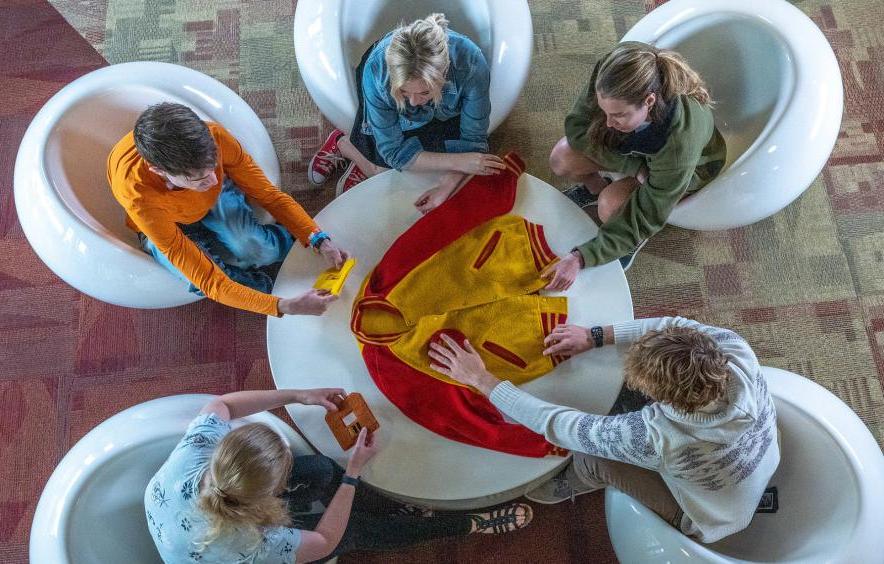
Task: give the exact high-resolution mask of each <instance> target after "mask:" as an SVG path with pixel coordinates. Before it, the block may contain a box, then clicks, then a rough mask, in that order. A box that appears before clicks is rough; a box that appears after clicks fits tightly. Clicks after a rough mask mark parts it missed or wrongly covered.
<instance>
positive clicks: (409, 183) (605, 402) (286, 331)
mask: <svg viewBox="0 0 884 564" xmlns="http://www.w3.org/2000/svg"><path fill="white" fill-rule="evenodd" d="M432 179H433V177H432V176H431V175H427V174H415V173H400V172H396V171H389V172H385V173H383V174H381V175H378V176H376V177H373V178H370V179H368V180H366V181H365V182H363V183H362V184H360V185H358V186H357V187H355V188H353V189H352V190H350V191H348V192H347V193H345V194H343V195H342V196H341V197H339V198H337V199H336V200H334V201H333V202H332V203H331V204H329V205H328V206H327V207H326V208H325V209H323V210H322V211H321V212H320V213H319V214H318V215H317V216H316V221H317V223H319V225H321V226H322V228H323V229H324V230H325V231H327V232H328V233H330V234H332V237H333V238H334V240H335V242H336V243H337V244H338V245H340V246H341V247H343V248H344V249H347V250H348V251H349V252H350V253H351V254H352V255H353V256H355V257H357V261H358V262H357V265H356V267H355V268H354V270H353V272H351V274H350V278H349V279H348V280H347V284H346V286H345V287H344V290H343V292H342V294H341V299H340V300H339V301H338V302H337V303H335V304H333V305H332V306H331V307H330V308H329V311H327V312H326V314H325V315H324V316H322V317H311V316H285V317H283V318H281V319H277V318H273V317H271V318H268V321H267V349H268V354H269V357H270V366H271V371H272V373H273V379H274V381H275V382H276V385H277V387H280V388H302V389H303V388H317V387H342V388H344V389H346V390H347V391H348V392H350V391H358V392H360V393H362V394H363V395H364V396H365V399H366V401H367V402H368V404H369V406H370V407H371V410H372V412H373V413H374V414H375V416H376V417H377V419H378V421H379V423H380V430H379V432H378V440H379V441H380V443H381V446H382V449H381V451H380V452H379V453H378V454H377V456H376V457H375V458H374V459H373V460H372V461H371V462H370V463H369V465H368V468H366V471H365V473H364V474H363V479H364V480H365V481H366V482H368V483H370V484H372V485H373V486H375V487H377V488H380V489H381V490H384V491H385V492H387V493H389V494H390V495H392V496H394V497H397V498H399V499H402V500H407V501H414V502H419V503H423V504H425V505H429V506H432V507H436V508H440V509H467V508H474V507H481V506H484V505H488V504H491V503H499V502H503V501H506V500H509V499H513V498H515V497H518V496H519V495H522V494H523V493H524V492H525V491H527V490H528V489H530V488H532V487H534V486H535V485H537V484H539V483H541V482H542V481H543V480H545V479H547V478H548V477H550V476H552V475H554V474H555V473H556V472H557V471H558V470H559V469H560V468H561V467H562V466H563V465H564V463H565V461H566V459H563V458H560V457H546V458H527V457H522V456H515V455H510V454H505V453H501V452H496V451H492V450H487V449H483V448H478V447H473V446H469V445H466V444H462V443H458V442H455V441H451V440H449V439H446V438H443V437H441V436H439V435H437V434H435V433H433V432H431V431H429V430H427V429H425V428H424V427H422V426H420V425H418V424H417V423H415V422H413V421H411V420H410V419H409V418H407V417H406V416H405V415H403V414H402V413H401V412H400V411H399V410H398V409H397V408H396V407H395V406H394V405H393V404H392V403H390V401H389V400H387V398H386V397H385V396H384V395H383V394H382V393H381V392H380V390H378V389H377V387H376V386H375V384H374V381H373V380H372V379H371V376H370V375H369V374H368V370H367V369H366V367H365V363H364V362H363V359H362V355H361V354H360V352H359V349H358V347H357V343H356V338H355V337H354V336H353V335H352V333H351V332H350V328H349V323H350V308H351V305H352V303H353V299H354V297H355V295H356V292H357V291H358V289H359V286H360V284H361V282H362V280H364V279H365V277H366V276H367V275H368V273H369V272H370V270H371V269H372V268H374V266H375V265H376V264H377V263H378V262H379V261H380V259H381V257H382V256H383V254H384V253H385V252H386V250H387V249H388V248H389V246H390V245H391V244H392V242H393V241H394V240H395V239H396V238H397V237H399V235H401V234H402V233H403V232H404V231H405V230H406V229H408V228H409V227H410V226H411V225H412V224H413V223H414V222H415V221H417V220H418V219H419V217H420V214H419V213H418V212H417V210H416V209H415V208H414V206H413V205H412V204H413V202H414V200H415V199H417V197H418V195H420V194H421V192H423V191H424V190H426V189H427V188H428V187H429V186H431V185H432ZM512 213H514V214H518V215H521V216H523V217H525V218H527V219H528V220H530V221H532V222H534V223H539V224H541V225H543V226H544V232H545V234H546V238H547V241H548V242H549V245H550V248H552V250H553V251H554V252H556V254H558V255H559V256H562V255H564V254H565V253H567V252H569V251H570V249H571V248H572V247H573V246H574V245H576V244H579V243H582V242H583V241H586V240H588V239H590V238H591V237H593V236H594V235H595V233H596V231H597V228H596V226H595V225H594V224H593V222H592V221H591V220H590V219H589V217H588V216H587V215H586V214H585V213H584V212H583V210H581V209H580V208H579V207H577V206H576V205H575V204H574V203H572V202H571V201H570V200H569V199H568V198H567V197H566V196H564V195H563V194H562V193H561V192H559V191H558V190H556V189H555V188H553V187H552V186H550V185H549V184H546V183H545V182H542V181H541V180H539V179H537V178H535V177H533V176H531V175H528V174H524V175H522V177H521V178H520V179H519V185H518V193H517V196H516V203H515V206H514V207H513V210H512ZM324 268H325V265H324V263H323V261H322V259H321V257H318V256H316V255H314V254H313V253H312V252H311V251H309V250H306V249H303V248H302V247H300V245H297V244H296V245H295V247H293V248H292V251H291V252H290V253H289V256H288V258H286V261H285V263H284V264H283V267H282V270H281V271H280V273H279V277H278V278H277V280H276V286H275V287H274V291H273V293H274V294H275V295H278V296H293V295H296V294H299V293H301V292H304V291H306V290H307V289H308V288H310V287H311V286H312V284H313V282H314V281H315V279H316V277H317V276H318V274H319V273H320V272H321V271H322V270H323V269H324ZM564 295H566V296H568V298H569V299H568V321H569V323H577V324H580V325H591V324H592V325H595V324H598V325H601V324H609V323H611V322H614V321H623V320H630V319H632V299H631V297H630V294H629V286H628V285H627V282H626V277H625V276H624V274H623V270H622V269H621V268H620V264H619V263H618V262H617V261H614V262H612V263H609V264H606V265H603V266H601V267H597V268H592V269H586V270H583V271H581V272H580V274H579V275H578V277H577V280H576V281H575V283H574V285H573V286H572V287H571V288H570V289H569V290H568V291H567V292H566V293H565V294H564ZM621 384H622V364H621V362H620V359H619V358H618V355H617V354H616V352H615V349H614V347H609V348H604V349H600V350H597V351H590V352H589V353H586V354H583V355H580V356H578V357H575V358H572V359H570V360H568V361H566V362H563V363H562V364H560V365H559V366H557V367H556V368H555V369H554V370H553V371H552V372H550V373H549V374H547V375H546V376H543V377H541V378H538V379H536V380H534V381H532V382H529V383H527V384H526V385H524V386H523V387H522V389H524V390H526V391H528V392H530V393H532V394H534V395H536V396H538V397H540V398H542V399H545V400H547V401H551V402H555V403H560V404H564V405H569V406H573V407H576V408H579V409H582V410H585V411H589V412H593V413H607V411H608V409H610V407H611V405H613V403H614V399H615V398H616V396H617V393H618V392H619V390H620V386H621ZM287 409H288V411H289V414H290V415H291V416H292V419H293V420H294V421H295V422H296V423H297V424H298V426H299V427H300V429H301V430H302V431H303V432H304V434H305V435H306V436H307V438H308V439H309V440H310V442H312V443H313V444H314V445H315V446H316V447H317V448H318V449H319V450H320V451H321V452H322V453H323V454H325V455H327V456H330V457H331V458H334V459H335V460H337V461H338V462H339V463H340V464H342V465H344V464H346V460H347V457H348V453H346V452H343V451H342V450H341V449H340V447H339V446H338V444H337V442H336V441H335V439H334V437H333V436H332V434H331V431H330V430H329V429H328V427H327V426H326V423H325V419H324V414H325V412H324V410H323V409H322V408H320V407H316V406H303V405H290V406H288V408H287Z"/></svg>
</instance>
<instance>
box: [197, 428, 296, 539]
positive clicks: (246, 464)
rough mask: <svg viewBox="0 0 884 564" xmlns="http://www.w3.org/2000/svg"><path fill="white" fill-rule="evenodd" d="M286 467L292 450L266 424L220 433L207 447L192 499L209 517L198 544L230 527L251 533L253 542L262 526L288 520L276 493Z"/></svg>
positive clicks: (283, 524)
mask: <svg viewBox="0 0 884 564" xmlns="http://www.w3.org/2000/svg"><path fill="white" fill-rule="evenodd" d="M291 468H292V452H291V451H290V450H289V448H288V446H286V444H285V442H283V440H282V438H281V437H280V436H279V435H278V434H277V433H276V431H274V430H273V429H271V428H270V427H268V426H267V425H264V424H263V423H249V424H247V425H243V426H242V427H239V428H237V429H234V430H233V431H230V432H229V433H228V434H227V435H225V436H224V438H223V439H221V442H219V443H218V446H217V447H215V451H214V452H213V453H212V460H211V461H210V463H209V469H208V470H207V474H208V477H207V479H206V482H205V485H204V487H203V489H202V491H200V496H199V500H198V502H197V504H198V507H199V508H200V509H201V510H202V511H203V513H204V514H205V515H206V517H207V519H208V521H209V529H208V531H207V532H206V536H205V538H204V539H202V541H201V544H202V545H203V546H204V547H205V546H206V545H208V544H209V543H211V542H212V541H214V540H216V539H217V538H218V537H219V536H221V535H223V534H224V533H225V532H226V531H228V530H230V529H231V528H237V529H239V530H241V531H245V532H246V534H247V535H248V534H251V536H252V537H253V538H254V542H255V543H256V544H257V543H258V542H260V541H261V529H262V528H264V527H272V526H280V527H287V526H290V525H291V517H289V513H288V509H287V507H286V504H285V501H284V500H283V499H282V498H280V497H279V495H280V494H281V493H282V491H283V489H284V488H285V486H286V484H287V482H288V477H289V474H290V473H291Z"/></svg>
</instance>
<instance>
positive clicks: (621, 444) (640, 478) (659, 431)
mask: <svg viewBox="0 0 884 564" xmlns="http://www.w3.org/2000/svg"><path fill="white" fill-rule="evenodd" d="M443 339H444V341H445V344H444V346H443V345H440V344H431V345H430V352H429V355H430V358H431V360H432V361H433V363H434V364H433V369H435V370H437V371H439V372H440V373H442V374H444V375H446V376H448V377H450V378H453V379H455V380H457V381H458V382H461V383H463V384H467V385H469V386H473V387H474V388H476V389H477V390H479V392H481V393H483V394H485V395H486V396H488V397H489V399H490V400H491V402H492V403H493V404H494V405H495V406H496V407H497V409H499V410H500V411H501V413H503V414H505V415H507V416H509V417H510V418H512V419H514V420H516V421H518V422H519V423H521V424H523V425H525V426H526V427H528V428H530V429H532V430H533V431H535V432H537V433H540V434H543V435H544V436H545V437H546V439H547V440H548V441H550V442H551V443H553V444H556V445H559V446H562V447H564V448H567V449H570V450H572V451H573V452H574V457H573V460H572V462H571V464H569V465H568V467H567V468H566V469H565V470H564V471H563V472H562V473H560V474H559V475H558V476H556V477H555V478H553V479H552V480H551V481H549V482H547V483H545V484H543V485H541V486H540V487H539V488H537V489H535V490H533V491H531V492H529V493H528V494H527V495H526V497H527V498H528V499H530V500H532V501H536V502H538V503H558V502H560V501H564V500H566V499H573V498H574V497H575V496H577V495H581V494H584V493H588V492H591V491H595V490H598V489H600V488H605V487H607V486H613V487H615V488H617V489H619V490H620V491H622V492H624V493H626V494H628V495H630V496H632V497H634V498H635V499H637V500H638V501H639V502H641V503H642V504H643V505H645V506H646V507H648V508H649V509H651V510H653V511H654V512H656V513H657V514H658V515H659V516H660V517H662V518H663V519H664V520H666V522H667V523H669V524H671V525H672V526H673V527H676V528H678V529H680V530H681V531H682V532H684V533H685V534H687V535H690V536H692V537H694V538H696V539H697V540H699V541H701V542H707V543H708V542H714V541H717V540H719V539H721V538H724V537H726V536H728V535H730V534H733V533H736V532H737V531H740V530H742V529H744V528H745V527H746V526H748V525H749V522H750V521H751V519H752V516H753V514H754V513H755V509H756V508H757V506H758V502H759V500H760V499H761V496H762V493H763V492H764V490H765V488H766V487H767V484H768V481H769V480H770V478H771V476H772V475H773V473H774V471H775V470H776V468H777V465H778V464H779V462H780V451H779V447H778V445H777V427H776V411H775V408H774V403H773V399H772V398H771V395H770V393H769V392H768V390H767V384H766V383H765V380H764V377H763V376H762V373H761V367H760V366H759V364H758V360H757V359H756V358H755V354H754V353H753V352H752V349H751V348H750V347H749V345H748V344H747V343H746V341H744V340H743V339H742V338H741V337H740V336H739V335H737V334H736V333H734V332H733V331H729V330H727V329H720V328H717V327H708V326H705V325H701V324H700V323H697V322H696V321H691V320H688V319H684V318H681V317H669V318H659V319H641V320H635V321H629V322H625V323H618V324H616V325H609V326H607V327H593V328H584V327H579V326H576V325H559V326H558V327H556V328H555V329H554V330H553V331H552V333H551V334H550V335H549V336H548V337H547V338H546V343H545V344H546V346H547V349H546V350H545V351H544V354H558V355H570V356H573V355H576V354H580V353H583V352H584V351H588V350H591V349H593V348H598V347H601V346H603V345H611V344H615V343H616V344H625V345H629V349H628V351H627V353H626V358H625V369H624V382H625V386H626V387H627V388H630V389H632V390H635V391H638V392H641V393H642V394H644V395H645V396H647V397H648V398H649V399H650V403H649V404H648V405H645V406H644V407H641V408H640V410H638V411H633V412H628V413H622V414H618V415H609V416H603V415H594V414H591V413H584V412H581V411H579V410H576V409H572V408H569V407H565V406H561V405H554V404H551V403H548V402H545V401H542V400H540V399H537V398H535V397H533V396H532V395H530V394H528V393H527V392H524V391H522V390H520V389H518V388H517V387H516V386H514V385H513V384H512V383H511V382H508V381H501V380H500V379H498V378H497V377H495V376H494V375H492V374H490V373H489V372H488V371H487V370H486V369H485V366H484V364H483V363H482V359H481V358H480V357H479V355H478V354H476V351H475V350H474V349H473V347H472V345H470V344H469V342H468V341H467V342H465V347H466V348H462V347H460V346H458V345H457V343H455V342H454V341H453V340H452V339H450V338H447V336H445V335H443Z"/></svg>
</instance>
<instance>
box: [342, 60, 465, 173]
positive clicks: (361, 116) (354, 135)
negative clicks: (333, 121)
mask: <svg viewBox="0 0 884 564" xmlns="http://www.w3.org/2000/svg"><path fill="white" fill-rule="evenodd" d="M375 45H377V43H375V44H373V45H372V46H371V47H369V48H368V50H367V51H366V52H365V53H364V54H363V55H362V60H361V61H360V62H359V66H358V67H356V97H357V98H358V99H359V107H358V108H357V109H356V119H355V120H354V121H353V127H351V128H350V142H351V143H352V144H353V146H354V147H356V149H358V150H359V152H360V153H362V156H364V157H365V158H366V159H368V160H369V161H371V162H372V163H373V164H376V165H378V166H382V167H384V168H393V167H391V166H390V165H389V164H388V163H387V161H386V160H384V157H382V156H381V154H380V153H379V152H378V148H377V145H376V144H375V139H374V135H366V134H365V133H363V132H362V124H363V123H364V122H365V95H364V94H363V93H362V71H363V69H365V61H366V59H368V56H369V54H371V52H372V50H374V47H375ZM402 135H403V136H404V137H405V139H410V138H411V137H417V138H418V140H419V141H420V142H421V146H422V147H423V148H424V150H425V151H430V152H432V153H445V152H446V151H445V141H448V140H451V139H460V116H459V115H458V116H456V117H453V118H451V119H449V120H445V121H440V120H438V119H434V120H433V121H431V122H430V123H428V124H426V125H423V126H421V127H418V128H417V129H409V130H407V131H403V132H402Z"/></svg>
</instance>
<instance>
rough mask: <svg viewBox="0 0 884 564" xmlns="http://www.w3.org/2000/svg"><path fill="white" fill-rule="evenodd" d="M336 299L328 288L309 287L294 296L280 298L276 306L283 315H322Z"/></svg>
mask: <svg viewBox="0 0 884 564" xmlns="http://www.w3.org/2000/svg"><path fill="white" fill-rule="evenodd" d="M336 299H338V297H337V296H335V295H334V294H331V293H329V292H328V290H317V289H315V288H311V289H310V290H307V291H306V292H304V293H303V294H301V295H300V296H297V297H295V298H284V299H280V300H279V305H278V306H277V308H278V309H279V313H282V314H283V315H322V314H323V313H325V310H326V309H328V306H329V304H331V303H332V302H333V301H335V300H336Z"/></svg>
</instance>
